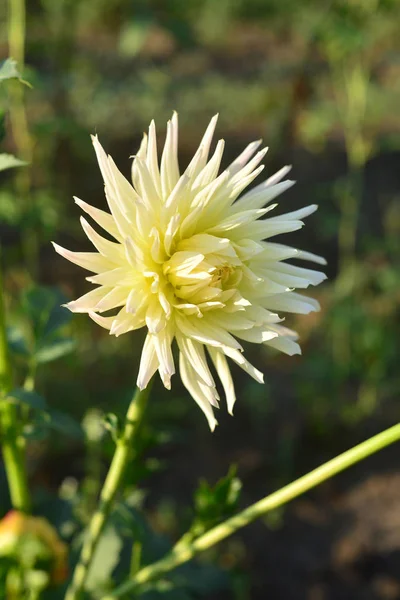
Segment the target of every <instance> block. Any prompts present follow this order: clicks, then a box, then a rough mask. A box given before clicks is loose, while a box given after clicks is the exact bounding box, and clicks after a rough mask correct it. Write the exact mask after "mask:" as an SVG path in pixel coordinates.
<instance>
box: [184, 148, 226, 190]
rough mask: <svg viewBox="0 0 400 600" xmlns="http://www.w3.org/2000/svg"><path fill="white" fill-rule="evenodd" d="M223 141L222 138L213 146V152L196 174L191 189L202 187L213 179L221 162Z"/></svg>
mask: <svg viewBox="0 0 400 600" xmlns="http://www.w3.org/2000/svg"><path fill="white" fill-rule="evenodd" d="M224 146H225V142H224V140H219V141H218V143H217V146H216V148H215V151H214V154H213V156H212V158H211V159H210V160H209V161H208V163H207V164H206V166H205V167H204V169H203V170H202V171H200V173H199V174H198V175H197V177H196V179H195V180H194V183H193V185H192V189H193V190H195V189H197V188H199V187H204V186H206V185H208V184H209V183H211V181H214V180H215V178H216V176H217V174H218V171H219V167H220V164H221V159H222V155H223V152H224Z"/></svg>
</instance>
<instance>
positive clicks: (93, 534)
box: [65, 385, 150, 600]
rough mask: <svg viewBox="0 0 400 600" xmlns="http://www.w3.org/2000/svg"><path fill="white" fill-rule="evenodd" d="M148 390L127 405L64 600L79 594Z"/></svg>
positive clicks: (115, 492)
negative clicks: (107, 469)
mask: <svg viewBox="0 0 400 600" xmlns="http://www.w3.org/2000/svg"><path fill="white" fill-rule="evenodd" d="M149 392H150V385H149V386H148V387H147V388H146V389H145V390H142V391H140V390H136V393H135V396H134V398H133V399H132V401H131V403H130V405H129V408H128V412H127V414H126V421H125V426H124V429H123V431H122V433H121V435H120V437H119V439H118V441H117V447H116V450H115V453H114V456H113V459H112V462H111V465H110V469H109V471H108V474H107V477H106V480H105V482H104V485H103V488H102V490H101V493H100V502H99V507H98V509H97V511H96V512H95V513H94V515H93V517H92V519H91V521H90V524H89V530H88V532H87V535H86V537H85V540H84V542H83V546H82V550H81V554H80V557H79V561H78V564H77V565H76V568H75V571H74V574H73V577H72V582H71V585H70V587H69V589H68V591H67V594H66V597H65V600H78V599H79V598H80V597H81V595H82V591H83V589H84V585H85V582H86V578H87V575H88V572H89V568H90V565H91V562H92V559H93V555H94V552H95V550H96V547H97V544H98V541H99V539H100V536H101V533H102V531H103V529H104V526H105V524H106V522H107V519H108V516H109V514H110V512H111V509H112V506H113V504H114V500H115V496H116V494H117V492H118V490H119V488H120V487H121V483H122V481H123V478H124V474H125V471H126V468H127V465H128V463H129V460H130V457H131V455H132V451H133V450H134V437H135V435H136V433H137V429H138V427H139V425H140V422H141V420H142V417H143V414H144V411H145V408H146V404H147V399H148V396H149Z"/></svg>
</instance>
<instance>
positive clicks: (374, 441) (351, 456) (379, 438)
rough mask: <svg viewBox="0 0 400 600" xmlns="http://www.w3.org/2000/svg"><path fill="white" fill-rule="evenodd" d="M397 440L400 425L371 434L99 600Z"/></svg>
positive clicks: (173, 564)
mask: <svg viewBox="0 0 400 600" xmlns="http://www.w3.org/2000/svg"><path fill="white" fill-rule="evenodd" d="M399 439H400V424H397V425H394V426H393V427H391V428H390V429H387V430H386V431H383V432H382V433H379V434H378V435H375V436H374V437H372V438H370V439H369V440H367V441H366V442H363V443H362V444H359V445H358V446H355V447H354V448H352V449H351V450H348V451H347V452H344V453H343V454H340V455H339V456H337V457H336V458H334V459H333V460H330V461H329V462H327V463H325V464H324V465H322V466H320V467H318V468H317V469H315V470H314V471H311V472H310V473H308V474H307V475H304V476H303V477H300V479H297V480H296V481H293V482H292V483H290V484H289V485H286V486H285V487H283V488H281V489H280V490H278V491H277V492H274V493H273V494H271V495H270V496H266V497H265V498H263V499H262V500H260V501H259V502H256V503H255V504H252V505H251V506H249V507H248V508H246V509H245V510H243V511H242V512H240V513H239V514H238V515H235V516H234V517H231V518H230V519H228V520H227V521H225V522H224V523H221V524H220V525H217V526H216V527H213V528H212V529H210V530H209V531H208V532H207V533H205V534H204V535H202V536H200V537H199V538H197V539H196V540H194V541H193V542H191V543H188V544H187V545H186V546H184V545H182V544H180V545H179V547H175V548H173V549H172V551H171V552H170V553H169V554H168V555H167V556H166V557H165V558H162V559H161V560H159V561H157V562H155V563H153V564H151V565H148V566H147V567H144V568H143V569H141V570H140V571H139V572H138V573H137V574H136V576H135V577H134V578H132V579H131V580H129V581H127V582H125V583H124V584H122V585H121V586H119V587H118V588H117V589H116V590H114V591H113V592H111V594H109V595H108V596H105V597H103V598H102V600H111V599H112V598H120V597H121V596H123V595H125V594H127V593H128V592H131V591H134V590H137V589H138V587H139V586H141V585H143V584H144V583H147V582H149V581H152V580H154V579H158V578H159V577H161V576H162V575H164V574H165V573H168V571H171V570H172V569H175V568H176V567H178V566H179V565H181V564H182V563H185V562H187V561H188V560H190V559H191V558H193V557H194V556H195V555H196V554H198V553H199V552H203V551H204V550H207V549H208V548H210V547H212V546H214V545H215V544H217V543H218V542H220V541H221V540H223V539H225V538H226V537H228V536H230V535H232V534H233V533H235V532H236V531H238V530H239V529H241V528H242V527H244V526H246V525H248V524H249V523H251V522H252V521H255V520H256V519H258V518H259V517H262V516H263V515H264V514H265V513H267V512H269V511H270V510H273V509H275V508H278V507H279V506H282V505H283V504H286V503H287V502H290V501H291V500H293V499H294V498H297V496H300V494H304V492H307V491H308V490H310V489H311V488H313V487H315V486H316V485H318V484H320V483H322V482H323V481H326V480H327V479H329V478H330V477H333V476H334V475H336V474H337V473H340V471H343V470H344V469H347V468H348V467H350V466H352V465H354V464H355V463H357V462H358V461H360V460H362V459H363V458H366V457H367V456H370V455H371V454H374V453H375V452H377V451H378V450H381V449H382V448H384V447H385V446H388V445H389V444H392V443H393V442H396V441H397V440H399Z"/></svg>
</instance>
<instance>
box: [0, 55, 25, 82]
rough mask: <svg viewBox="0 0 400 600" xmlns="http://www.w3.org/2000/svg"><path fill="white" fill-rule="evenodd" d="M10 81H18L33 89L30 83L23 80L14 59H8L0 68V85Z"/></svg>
mask: <svg viewBox="0 0 400 600" xmlns="http://www.w3.org/2000/svg"><path fill="white" fill-rule="evenodd" d="M9 79H18V81H20V82H21V83H23V84H24V85H27V86H28V87H32V86H31V84H30V83H28V82H27V81H25V80H24V79H22V77H21V74H20V72H19V71H18V67H17V61H16V60H14V59H13V58H7V59H6V60H5V61H4V62H3V64H2V65H1V67H0V83H3V82H4V81H7V80H9Z"/></svg>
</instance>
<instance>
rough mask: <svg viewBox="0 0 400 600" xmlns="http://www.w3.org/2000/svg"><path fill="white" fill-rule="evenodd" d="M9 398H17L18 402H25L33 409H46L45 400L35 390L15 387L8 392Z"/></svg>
mask: <svg viewBox="0 0 400 600" xmlns="http://www.w3.org/2000/svg"><path fill="white" fill-rule="evenodd" d="M9 396H10V398H13V399H15V400H18V402H22V403H23V404H27V405H28V406H30V407H31V408H34V409H35V410H45V409H46V400H45V399H44V398H42V396H40V395H39V394H37V393H36V392H33V391H32V392H31V391H27V390H24V389H23V388H17V389H15V390H13V391H12V392H10V394H9Z"/></svg>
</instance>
